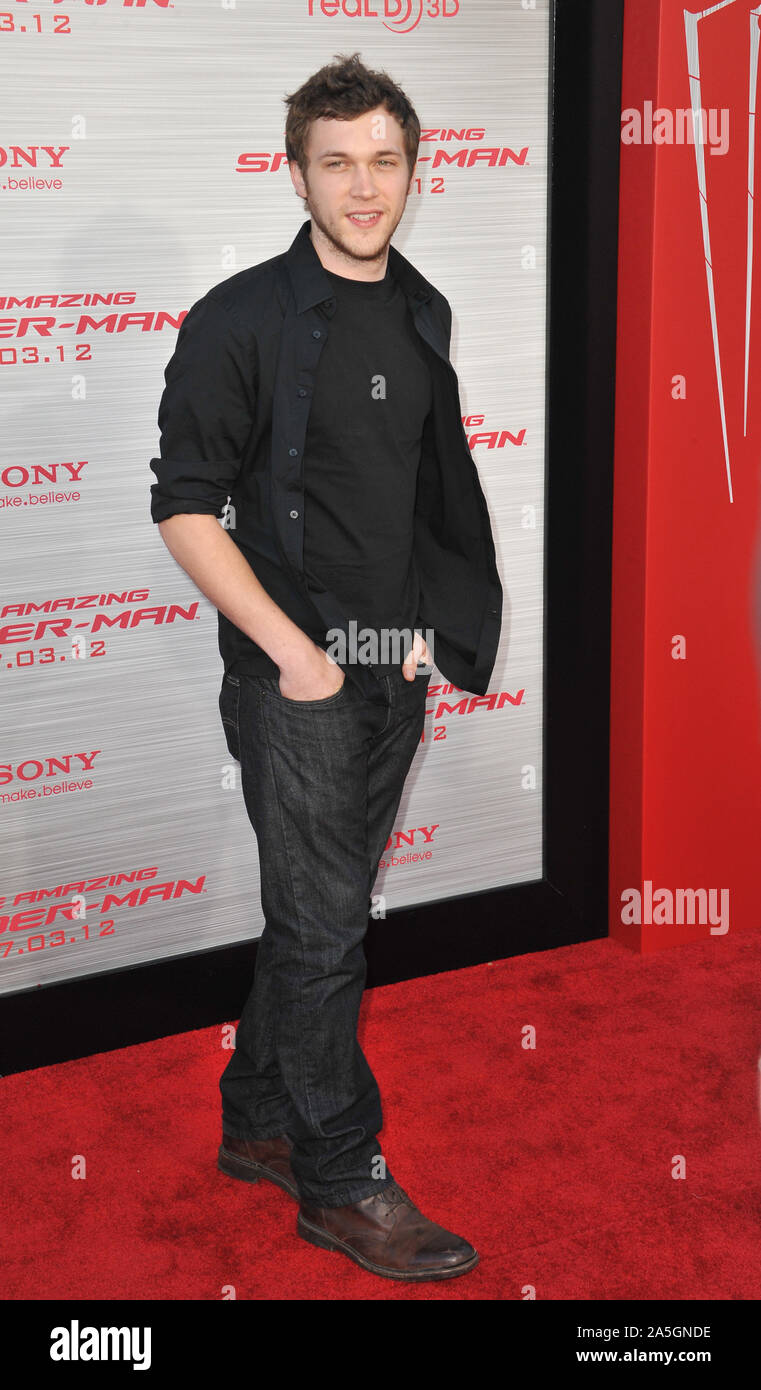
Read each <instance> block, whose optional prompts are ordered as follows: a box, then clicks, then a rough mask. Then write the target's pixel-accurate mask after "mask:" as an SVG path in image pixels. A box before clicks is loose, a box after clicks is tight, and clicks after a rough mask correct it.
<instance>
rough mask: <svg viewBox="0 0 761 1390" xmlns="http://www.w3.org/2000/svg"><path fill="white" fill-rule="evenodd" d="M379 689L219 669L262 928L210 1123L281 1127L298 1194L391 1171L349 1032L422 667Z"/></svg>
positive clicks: (367, 1188)
mask: <svg viewBox="0 0 761 1390" xmlns="http://www.w3.org/2000/svg"><path fill="white" fill-rule="evenodd" d="M379 680H380V682H381V684H382V688H383V694H384V700H383V703H382V704H381V703H376V702H374V701H370V700H368V699H366V698H365V697H364V696H363V694H362V693H361V691H360V690H359V688H358V687H357V686H356V685H355V683H354V682H353V681H352V680H351V679H350V678H349V677H348V676H345V677H344V683H343V685H342V686H341V689H340V690H338V691H337V692H336V693H335V694H333V695H329V696H328V697H327V698H326V699H322V700H306V701H303V700H291V699H287V698H286V697H285V696H284V695H281V693H280V688H279V684H278V681H277V679H276V678H271V677H269V676H250V675H249V676H247V675H241V676H240V677H233V676H228V675H225V677H224V678H223V681H222V689H221V691H220V696H219V706H220V713H221V716H222V722H223V727H224V730H225V735H226V738H227V744H228V748H229V750H230V752H231V753H232V755H233V757H235V758H236V759H238V760H239V762H240V765H241V783H242V789H243V797H244V802H245V806H246V811H247V813H248V817H249V819H250V821H251V824H252V826H253V828H254V831H255V834H256V841H257V847H258V853H259V867H260V875H261V902H262V910H263V912H264V918H265V927H264V932H263V934H262V936H261V938H260V940H259V945H258V953H257V958H256V969H255V973H254V982H253V986H252V989H251V992H250V994H249V996H248V998H247V1000H246V1003H245V1006H244V1009H243V1012H242V1014H241V1017H240V1021H239V1024H238V1028H237V1033H236V1047H235V1051H234V1053H233V1054H232V1056H231V1058H230V1061H229V1063H228V1065H227V1067H226V1068H225V1071H224V1072H223V1073H222V1076H221V1078H220V1082H219V1088H220V1092H221V1095H222V1126H223V1129H224V1130H225V1132H226V1133H229V1134H233V1135H236V1136H237V1137H238V1138H243V1139H267V1138H270V1137H272V1136H274V1135H280V1134H287V1135H288V1136H289V1138H290V1139H291V1140H292V1141H293V1145H294V1147H293V1150H292V1153H291V1165H292V1168H293V1172H294V1176H295V1178H296V1181H297V1184H298V1187H299V1190H300V1192H301V1194H302V1196H303V1197H304V1198H305V1199H308V1200H310V1201H312V1202H315V1203H316V1204H317V1205H319V1206H324V1207H329V1206H335V1207H338V1206H345V1205H348V1204H349V1203H351V1202H358V1201H360V1200H361V1199H362V1198H363V1197H369V1196H370V1195H371V1194H373V1193H375V1192H378V1191H379V1190H380V1188H381V1187H383V1186H384V1184H385V1183H387V1182H390V1181H393V1176H392V1174H391V1173H390V1171H389V1170H388V1169H387V1168H385V1161H384V1160H383V1158H382V1155H381V1150H380V1146H379V1144H378V1140H377V1137H376V1136H377V1133H378V1131H379V1130H380V1129H382V1127H383V1116H382V1111H381V1102H380V1094H379V1091H378V1086H377V1083H376V1080H375V1077H374V1076H373V1073H372V1071H371V1070H370V1067H369V1065H368V1062H367V1059H366V1057H365V1055H364V1053H363V1051H362V1049H361V1047H360V1045H359V1042H358V1040H357V1020H358V1016H359V1007H360V1002H361V999H362V991H363V989H364V984H365V976H366V961H365V955H364V951H363V948H362V943H363V940H364V936H365V933H366V931H367V927H368V914H369V911H370V906H371V896H372V889H373V885H374V883H375V878H376V875H377V872H378V863H379V861H380V858H381V856H382V854H383V851H384V849H385V847H386V844H387V841H388V837H389V835H390V833H391V830H392V828H393V825H394V818H395V816H396V812H397V809H398V806H399V801H400V798H401V794H402V789H403V787H404V781H405V778H406V776H407V773H408V771H409V768H410V764H411V762H412V759H413V756H414V754H415V751H416V749H417V747H418V745H419V743H420V737H421V734H422V731H423V723H424V717H425V701H426V695H427V693H428V685H429V681H430V674H428V675H425V674H423V675H416V676H415V678H414V680H412V681H406V680H405V679H404V677H403V675H402V674H401V671H400V670H399V671H396V672H395V673H394V674H392V675H390V676H381V677H379Z"/></svg>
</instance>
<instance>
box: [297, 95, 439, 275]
mask: <svg viewBox="0 0 761 1390" xmlns="http://www.w3.org/2000/svg"><path fill="white" fill-rule="evenodd" d="M307 156H308V160H309V163H308V167H307V177H306V180H304V179H302V176H301V171H300V169H299V167H298V165H297V164H295V163H293V162H292V163H291V164H290V166H289V167H290V172H291V179H292V181H293V185H294V188H295V189H296V192H297V193H298V194H299V196H300V197H301V198H306V199H307V201H308V211H309V214H310V217H311V220H312V241H313V243H314V245H315V248H316V249H317V251H318V254H319V255H320V259H321V260H322V262H323V264H327V267H328V269H329V270H334V269H335V271H336V273H337V274H339V275H341V274H350V273H351V271H352V270H353V271H354V272H355V273H356V272H358V271H359V273H360V275H361V274H362V272H363V271H364V272H367V271H368V270H373V269H375V270H377V269H378V268H379V267H380V265H381V262H383V263H385V259H386V249H387V247H388V244H389V242H390V240H391V237H392V236H393V234H394V232H395V231H396V228H397V226H398V225H399V222H400V221H401V218H402V214H403V212H404V209H405V206H406V203H407V198H408V196H409V192H410V189H411V188H412V178H413V177H414V170H413V175H412V177H411V176H410V173H409V167H408V164H407V156H406V153H405V149H404V132H403V130H402V127H401V126H400V125H399V122H398V121H397V120H396V118H395V117H394V116H392V115H391V114H390V112H388V111H386V109H385V108H384V107H382V106H378V107H376V108H375V110H373V111H366V112H365V113H364V114H363V115H361V116H357V117H355V118H354V119H353V120H351V121H337V120H335V119H333V118H329V117H321V118H320V119H319V120H316V121H313V122H312V124H311V125H310V127H309V136H308V140H307ZM356 213H359V214H363V216H360V217H355V216H354V215H353V214H356ZM367 214H371V215H370V216H367Z"/></svg>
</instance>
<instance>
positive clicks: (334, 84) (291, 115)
mask: <svg viewBox="0 0 761 1390" xmlns="http://www.w3.org/2000/svg"><path fill="white" fill-rule="evenodd" d="M285 102H286V105H287V107H288V115H287V117H286V122H285V153H286V158H287V159H288V160H289V161H290V160H294V161H295V162H296V164H298V166H299V168H300V170H301V173H302V176H304V175H305V173H306V168H307V163H308V161H307V153H306V147H307V139H308V137H309V127H310V125H311V123H312V121H316V120H319V119H320V117H323V116H325V117H328V118H329V119H330V118H332V119H334V120H339V121H350V120H352V119H353V118H354V117H355V116H361V115H362V114H363V113H364V112H365V111H373V110H374V109H375V107H376V106H385V107H386V109H387V111H388V112H389V114H390V115H392V116H395V117H396V119H397V121H398V122H399V124H400V126H401V127H402V130H403V131H404V149H405V154H406V156H407V163H408V165H409V171H410V178H411V177H412V171H413V169H414V167H415V160H416V159H417V152H418V145H419V143H420V122H419V120H418V118H417V115H416V113H415V108H414V107H413V105H412V103H411V101H410V100H409V99H408V98H407V97H406V96H405V94H404V92H403V91H402V89H401V87H398V86H397V84H396V83H395V82H393V81H392V80H391V78H390V77H389V76H388V73H386V72H380V71H378V72H376V71H373V70H372V69H371V68H366V67H365V65H364V63H363V62H362V61H361V57H360V54H359V53H352V54H351V56H347V55H346V54H343V53H336V54H335V61H334V62H332V63H326V64H325V66H324V67H322V68H320V70H319V72H316V73H314V74H313V75H312V76H311V77H310V78H308V79H307V81H306V82H304V83H302V85H301V86H300V87H299V89H298V91H296V92H293V93H292V94H291V95H290V96H287V97H286V98H285Z"/></svg>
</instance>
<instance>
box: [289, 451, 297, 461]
mask: <svg viewBox="0 0 761 1390" xmlns="http://www.w3.org/2000/svg"><path fill="white" fill-rule="evenodd" d="M298 452H299V451H298V449H289V450H288V453H289V454H290V456H291V458H292V459H295V457H296V455H297V453H298Z"/></svg>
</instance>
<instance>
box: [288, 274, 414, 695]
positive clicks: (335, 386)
mask: <svg viewBox="0 0 761 1390" xmlns="http://www.w3.org/2000/svg"><path fill="white" fill-rule="evenodd" d="M326 274H327V275H328V278H329V280H330V282H331V286H332V288H333V293H334V296H335V299H336V310H335V313H334V315H333V317H332V319H331V324H330V332H329V334H328V338H327V341H326V343H325V346H324V347H323V350H322V354H321V356H320V361H319V365H318V369H317V376H316V385H315V390H314V394H313V398H312V405H311V409H310V415H309V424H308V428H307V436H306V444H305V450H304V571H305V573H306V575H307V578H308V580H309V582H310V583H311V584H317V586H324V587H325V588H327V589H330V590H332V592H333V593H334V594H335V595H336V597H337V598H338V599H339V602H340V603H341V607H342V609H343V611H344V612H345V614H346V616H347V618H349V619H350V620H351V619H354V620H356V623H357V628H358V630H359V644H360V649H361V646H362V634H361V629H362V628H366V629H367V628H369V629H373V630H374V631H376V632H377V633H378V634H379V639H380V635H381V629H386V630H387V631H388V630H390V629H403V628H409V629H410V630H412V629H413V628H414V627H415V625H416V624H417V623H418V581H417V572H416V569H415V559H414V522H413V517H414V510H415V491H416V486H417V471H418V465H419V462H420V446H421V438H422V433H423V425H424V422H425V418H426V416H427V415H428V413H429V411H430V409H431V404H432V392H431V376H430V368H429V365H428V362H427V359H426V354H425V348H424V344H423V343H422V342H421V341H420V338H419V335H418V333H417V330H416V328H415V325H414V323H413V320H412V315H411V313H410V311H409V309H408V307H407V300H406V298H405V295H404V294H403V292H402V290H401V287H400V286H399V285H398V284H397V282H396V280H395V279H394V278H393V276H392V275H391V273H390V270H389V269H387V271H386V275H385V278H384V279H383V280H370V281H368V280H350V279H348V278H347V277H346V276H342V275H336V274H334V273H333V272H332V271H326ZM322 645H327V646H328V647H330V643H329V642H328V641H326V642H325V643H323V644H322ZM401 645H403V644H399V643H396V644H394V643H392V642H388V639H387V644H386V645H385V647H384V646H383V645H382V644H381V642H380V640H379V642H378V651H377V654H378V659H377V660H376V659H373V668H374V670H375V671H376V672H377V673H378V674H380V675H382V674H384V673H385V672H388V671H390V670H392V669H394V667H398V666H400V665H401V663H402V661H403V660H404V657H405V655H406V651H401V650H400V647H401Z"/></svg>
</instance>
